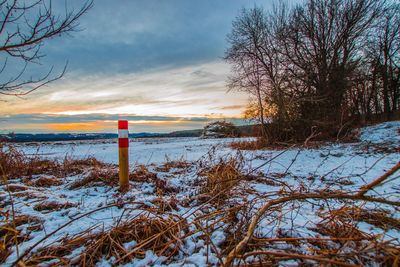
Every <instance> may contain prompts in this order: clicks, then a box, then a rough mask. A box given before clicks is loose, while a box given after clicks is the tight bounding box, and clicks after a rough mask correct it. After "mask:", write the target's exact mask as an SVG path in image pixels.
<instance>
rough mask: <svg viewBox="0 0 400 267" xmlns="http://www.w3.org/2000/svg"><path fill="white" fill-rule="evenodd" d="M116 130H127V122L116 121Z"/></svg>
mask: <svg viewBox="0 0 400 267" xmlns="http://www.w3.org/2000/svg"><path fill="white" fill-rule="evenodd" d="M118 129H124V130H128V121H127V120H120V121H118Z"/></svg>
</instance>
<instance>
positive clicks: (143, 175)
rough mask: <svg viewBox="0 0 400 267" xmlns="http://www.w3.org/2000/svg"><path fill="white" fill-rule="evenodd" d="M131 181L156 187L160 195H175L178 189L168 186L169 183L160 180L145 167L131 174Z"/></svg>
mask: <svg viewBox="0 0 400 267" xmlns="http://www.w3.org/2000/svg"><path fill="white" fill-rule="evenodd" d="M129 180H131V181H134V182H146V183H152V184H154V185H155V187H156V189H157V192H158V193H159V194H165V193H175V192H177V189H175V188H173V187H171V186H169V185H168V183H167V182H166V181H165V180H163V179H161V178H159V177H158V176H157V173H154V172H151V171H149V169H148V168H147V167H146V166H145V165H138V166H137V167H136V168H135V169H134V171H133V172H131V173H130V174H129Z"/></svg>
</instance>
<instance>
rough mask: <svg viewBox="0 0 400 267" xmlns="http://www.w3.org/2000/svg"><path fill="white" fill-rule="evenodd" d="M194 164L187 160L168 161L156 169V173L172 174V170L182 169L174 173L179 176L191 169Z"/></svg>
mask: <svg viewBox="0 0 400 267" xmlns="http://www.w3.org/2000/svg"><path fill="white" fill-rule="evenodd" d="M191 165H192V164H191V163H190V162H188V161H186V160H183V159H180V160H167V161H166V162H165V163H164V164H162V165H161V166H158V167H156V168H155V170H156V171H158V172H170V171H171V169H180V170H177V171H176V172H174V174H179V173H181V172H182V171H184V170H186V169H187V168H189V167H190V166H191Z"/></svg>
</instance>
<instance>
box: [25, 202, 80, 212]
mask: <svg viewBox="0 0 400 267" xmlns="http://www.w3.org/2000/svg"><path fill="white" fill-rule="evenodd" d="M76 206H78V205H77V204H74V203H70V202H65V203H59V202H55V201H50V202H47V201H44V202H42V203H39V204H37V205H35V206H34V207H33V209H34V210H37V211H57V210H62V209H68V208H72V207H76Z"/></svg>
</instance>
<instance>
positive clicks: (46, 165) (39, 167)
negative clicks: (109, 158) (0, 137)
mask: <svg viewBox="0 0 400 267" xmlns="http://www.w3.org/2000/svg"><path fill="white" fill-rule="evenodd" d="M0 166H1V168H2V170H3V173H2V174H3V175H5V176H6V177H7V179H13V178H20V177H32V176H34V175H52V176H55V177H58V178H63V177H66V176H70V175H77V174H81V173H83V172H85V171H86V170H87V169H90V168H98V167H105V166H108V165H107V164H104V163H102V162H100V161H98V160H97V159H95V158H93V157H89V158H87V159H83V160H76V159H70V158H65V159H64V160H63V161H62V162H59V161H56V160H50V159H43V158H41V157H40V156H32V157H30V156H29V157H28V156H26V155H25V154H24V153H23V152H21V151H19V150H17V149H15V148H14V147H12V146H10V147H8V148H7V150H5V149H4V148H3V149H0Z"/></svg>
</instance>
